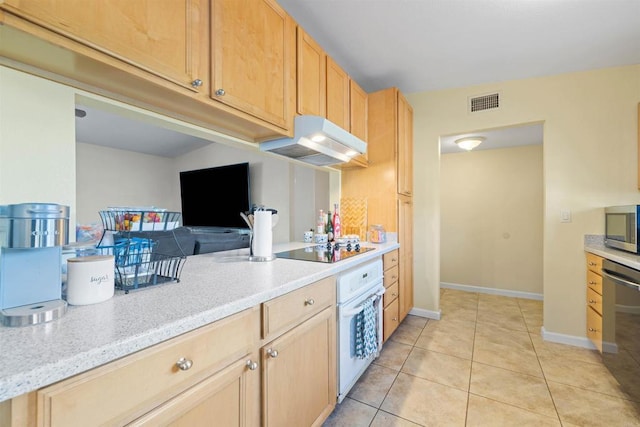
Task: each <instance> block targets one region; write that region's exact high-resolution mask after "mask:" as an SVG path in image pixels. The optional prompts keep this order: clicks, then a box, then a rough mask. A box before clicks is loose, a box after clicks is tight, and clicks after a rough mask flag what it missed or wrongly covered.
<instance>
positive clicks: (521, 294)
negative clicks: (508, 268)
mask: <svg viewBox="0 0 640 427" xmlns="http://www.w3.org/2000/svg"><path fill="white" fill-rule="evenodd" d="M440 287H441V288H445V289H456V290H458V291H465V292H478V293H481V294H492V295H501V296H504V297H515V298H522V299H535V300H539V301H542V300H543V299H544V296H543V295H542V294H536V293H533V292H522V291H511V290H508V289H496V288H485V287H483V286H471V285H460V284H457V283H447V282H440Z"/></svg>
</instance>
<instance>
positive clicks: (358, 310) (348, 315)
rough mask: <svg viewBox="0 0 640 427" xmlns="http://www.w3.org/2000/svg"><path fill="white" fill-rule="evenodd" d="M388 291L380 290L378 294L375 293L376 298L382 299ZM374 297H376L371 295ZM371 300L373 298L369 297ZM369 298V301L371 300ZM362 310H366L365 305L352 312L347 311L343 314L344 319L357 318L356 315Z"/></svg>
mask: <svg viewBox="0 0 640 427" xmlns="http://www.w3.org/2000/svg"><path fill="white" fill-rule="evenodd" d="M386 291H387V290H386V289H380V290H379V291H378V292H376V293H375V296H376V297H378V298H380V297H382V295H384V293H385V292H386ZM371 296H374V295H371ZM369 298H371V297H369ZM369 298H367V299H369ZM362 310H364V304H362V305H359V306H357V307H356V308H352V309H350V310H345V311H343V312H342V317H352V316H355V315H356V314H358V313H360V312H361V311H362Z"/></svg>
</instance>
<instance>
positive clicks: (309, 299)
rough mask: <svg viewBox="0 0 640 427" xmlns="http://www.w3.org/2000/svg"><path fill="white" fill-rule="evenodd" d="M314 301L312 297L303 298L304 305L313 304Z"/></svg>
mask: <svg viewBox="0 0 640 427" xmlns="http://www.w3.org/2000/svg"><path fill="white" fill-rule="evenodd" d="M315 303H316V301H315V300H314V299H313V298H307V299H306V300H304V305H313V304H315Z"/></svg>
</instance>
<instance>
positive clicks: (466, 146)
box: [455, 136, 486, 151]
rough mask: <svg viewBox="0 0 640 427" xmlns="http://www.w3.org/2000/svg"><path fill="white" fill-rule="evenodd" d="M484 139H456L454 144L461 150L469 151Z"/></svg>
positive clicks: (478, 137)
mask: <svg viewBox="0 0 640 427" xmlns="http://www.w3.org/2000/svg"><path fill="white" fill-rule="evenodd" d="M485 139H486V138H483V137H481V136H468V137H466V138H460V139H456V140H455V143H456V145H458V147H460V148H462V149H463V150H467V151H469V150H473V149H474V148H476V147H477V146H478V145H480V144H482V141H484V140H485Z"/></svg>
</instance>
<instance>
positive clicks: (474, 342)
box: [464, 294, 480, 426]
mask: <svg viewBox="0 0 640 427" xmlns="http://www.w3.org/2000/svg"><path fill="white" fill-rule="evenodd" d="M479 307H480V295H479V294H476V318H475V320H474V322H473V324H474V326H473V345H472V346H471V366H470V367H469V385H468V386H467V406H466V410H465V413H464V425H465V426H466V425H467V423H468V420H469V398H470V397H471V375H472V372H473V354H474V352H475V349H476V334H477V333H478V332H477V331H478V309H479Z"/></svg>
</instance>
